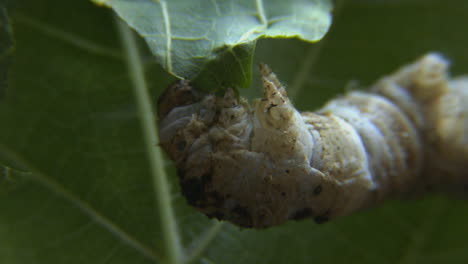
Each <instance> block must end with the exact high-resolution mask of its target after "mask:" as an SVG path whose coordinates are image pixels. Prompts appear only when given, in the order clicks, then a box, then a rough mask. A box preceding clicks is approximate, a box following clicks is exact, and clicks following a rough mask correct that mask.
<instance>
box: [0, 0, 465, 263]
mask: <svg viewBox="0 0 468 264" xmlns="http://www.w3.org/2000/svg"><path fill="white" fill-rule="evenodd" d="M45 3H46V4H45ZM467 13H468V1H465V0H456V1H450V4H448V2H447V1H443V0H425V1H421V0H406V1H401V0H398V1H393V0H381V1H371V0H354V1H346V2H345V5H344V6H342V8H341V11H340V12H339V14H338V15H335V17H334V23H333V25H332V27H331V29H330V31H329V32H328V33H327V35H326V37H325V38H324V39H322V40H321V41H320V42H318V43H317V44H310V43H306V42H303V41H300V40H296V39H291V40H277V39H274V40H272V39H261V40H259V41H258V43H257V47H256V53H255V57H254V62H260V61H262V62H265V63H268V64H269V65H270V66H271V67H272V69H273V70H274V71H275V72H276V73H277V75H278V76H279V78H280V79H281V80H282V81H283V82H284V83H285V84H286V85H287V89H288V90H294V91H295V92H294V93H295V100H294V102H295V104H296V105H297V106H298V107H299V108H300V109H302V110H313V109H315V108H318V107H319V106H320V105H322V104H323V103H324V102H326V101H327V100H328V99H329V98H331V97H333V96H336V95H338V94H340V93H343V92H344V91H345V87H346V86H347V85H348V84H349V82H350V81H353V80H354V81H355V82H358V83H359V86H363V87H365V86H367V85H369V84H371V83H372V82H373V81H374V80H375V79H377V78H379V77H381V76H382V75H385V74H387V73H390V72H391V71H393V70H395V69H396V68H398V67H399V66H401V65H403V64H404V63H407V62H409V61H411V60H414V59H416V58H418V57H419V56H421V55H422V54H424V53H426V52H429V51H439V52H441V53H442V54H444V55H445V56H446V57H448V58H449V59H450V60H451V61H452V63H453V67H452V71H453V72H454V73H455V74H461V73H468V52H467V49H466V47H467V46H468V35H467V34H465V32H466V25H467V22H468V17H467V16H466V14H467ZM10 21H11V24H12V26H13V29H14V32H15V57H14V63H12V64H11V68H10V75H9V83H8V84H9V87H8V90H7V91H6V93H5V96H4V97H3V98H1V99H0V123H1V128H0V263H8V264H30V263H40V264H59V263H60V264H62V263H67V264H68V263H70V264H74V263H90V264H94V263H96V264H101V263H117V264H118V263H132V264H139V263H167V262H166V261H165V260H166V259H167V255H168V253H167V249H166V248H167V247H166V246H165V244H164V240H163V232H162V230H161V226H162V223H161V221H162V220H161V215H160V214H159V211H158V210H157V206H156V205H157V204H156V201H155V198H154V197H155V190H154V186H153V181H152V178H151V173H150V166H149V162H148V158H147V155H146V152H145V149H146V145H145V143H144V140H143V137H142V136H141V135H142V132H141V126H140V121H139V119H138V111H137V109H138V107H137V105H136V103H135V99H134V95H133V87H132V86H133V84H132V82H131V80H130V78H129V77H128V76H129V74H128V69H127V66H126V60H125V57H126V54H125V53H124V49H123V48H122V44H121V42H120V37H119V34H120V33H118V31H117V30H116V26H115V22H114V19H113V15H112V12H111V11H110V10H108V9H105V8H97V7H96V6H95V5H94V4H92V3H90V2H89V1H59V0H48V1H34V0H22V1H18V2H17V4H16V9H15V13H14V15H12V16H11V17H10ZM138 47H139V50H140V53H142V54H143V65H142V66H143V69H144V71H145V73H146V75H145V76H146V79H147V83H148V85H149V91H150V92H151V98H152V100H153V102H155V101H156V99H157V97H158V95H159V94H160V93H161V92H162V91H163V90H164V89H165V88H166V87H167V86H168V85H169V84H170V83H171V82H172V81H173V77H172V76H171V75H169V74H168V73H166V71H165V70H164V69H162V68H161V67H160V66H158V65H157V64H156V63H155V62H154V58H153V55H152V52H151V51H150V50H148V49H147V48H146V47H147V45H146V44H145V43H144V42H143V41H141V42H140V43H139V44H138ZM257 76H258V73H257V72H254V77H257ZM253 83H254V84H253V86H252V89H247V90H244V91H242V93H245V94H249V93H253V92H257V91H259V90H260V86H259V82H258V80H254V82H253ZM160 166H164V169H166V171H167V172H168V173H169V180H170V185H171V192H170V197H169V198H170V200H171V202H172V206H171V208H172V209H173V210H174V212H175V219H174V222H175V223H176V224H177V226H178V236H179V237H178V238H179V239H180V241H181V244H182V246H183V248H184V251H183V252H182V254H183V258H182V260H181V262H183V263H187V261H188V260H190V261H192V263H223V264H224V263H226V264H229V263H269V264H276V263H299V264H300V263H325V264H331V263H421V264H428V263H467V262H468V250H466V249H467V248H468V228H467V225H466V223H467V222H468V203H467V202H466V200H458V199H453V198H450V197H448V196H430V197H424V198H421V199H415V200H403V201H394V202H389V203H386V204H384V205H383V206H381V207H380V208H374V209H371V210H368V211H365V212H361V213H358V214H355V215H353V216H349V217H344V218H341V219H338V220H336V221H333V222H331V223H327V224H324V225H316V224H315V223H313V222H312V221H307V220H305V221H300V222H289V223H287V224H285V225H283V226H279V227H274V228H271V229H268V230H241V229H239V228H237V227H235V226H232V225H231V224H229V223H224V224H219V223H218V222H216V221H211V220H209V219H208V218H207V217H206V216H204V215H202V214H200V213H199V212H198V211H197V210H195V209H193V208H191V207H189V206H188V205H187V203H186V201H185V199H184V198H183V197H182V196H181V195H180V191H179V188H178V184H177V182H178V181H177V177H176V175H175V172H174V169H173V166H172V164H171V162H169V161H165V162H164V163H163V164H160Z"/></svg>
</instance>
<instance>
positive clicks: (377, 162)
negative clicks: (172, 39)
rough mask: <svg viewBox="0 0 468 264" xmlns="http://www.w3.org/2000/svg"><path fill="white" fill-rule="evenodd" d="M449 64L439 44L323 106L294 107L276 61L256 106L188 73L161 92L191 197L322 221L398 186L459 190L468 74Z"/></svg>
mask: <svg viewBox="0 0 468 264" xmlns="http://www.w3.org/2000/svg"><path fill="white" fill-rule="evenodd" d="M447 67H448V63H447V61H446V60H444V59H443V58H442V57H440V56H439V55H437V54H428V55H426V56H424V57H423V58H421V59H420V60H418V61H416V62H415V63H413V64H410V65H408V66H405V67H403V68H402V69H400V70H399V71H397V72H396V73H394V74H393V75H390V76H388V77H385V78H383V79H381V80H380V81H378V82H377V83H376V84H375V85H374V86H373V87H372V92H370V93H368V92H358V91H355V92H351V93H348V94H346V95H345V96H342V97H340V98H337V99H334V100H332V101H330V102H329V103H327V104H326V105H325V106H324V107H323V108H322V109H320V110H319V111H317V112H313V113H312V112H305V113H300V112H298V111H297V110H296V109H295V108H294V106H293V105H292V103H291V101H290V100H289V99H288V97H287V94H286V91H285V89H284V87H283V86H282V85H281V83H280V82H279V81H278V79H277V78H276V76H275V74H273V73H272V72H271V71H270V70H269V69H268V67H267V66H266V65H262V66H261V74H262V80H263V87H264V98H262V99H259V100H256V101H255V102H254V104H253V107H252V108H251V107H250V106H249V105H248V103H247V102H246V100H244V99H242V98H240V99H238V98H237V97H236V95H235V94H234V92H233V91H232V90H227V92H226V93H225V95H224V96H222V97H218V96H215V95H209V94H208V95H207V94H203V93H201V92H199V91H197V90H196V89H194V88H193V87H191V86H190V85H189V84H188V83H187V82H181V83H177V84H175V85H173V86H171V87H170V88H169V89H168V90H167V91H166V92H165V94H164V95H163V96H162V97H161V98H160V101H159V106H158V107H159V111H158V114H159V118H160V139H161V145H162V147H163V148H164V149H165V150H166V151H167V152H168V154H169V155H170V156H171V158H172V159H173V160H174V161H175V162H176V165H177V168H178V169H179V176H180V182H181V189H182V192H183V194H184V195H185V196H186V198H187V200H188V202H189V203H190V204H192V205H193V206H195V207H197V208H199V210H200V211H202V212H203V213H205V214H206V215H208V216H209V217H215V218H218V219H221V220H228V221H231V222H233V223H235V224H237V225H239V226H243V227H255V228H265V227H269V226H274V225H279V224H281V223H283V222H285V221H287V220H289V219H294V220H299V219H302V218H309V217H310V218H313V219H314V220H315V221H316V222H318V223H321V222H325V221H327V220H329V219H332V218H335V217H337V216H342V215H347V214H350V213H352V212H355V211H357V210H359V209H362V208H367V207H369V206H373V205H375V204H377V203H379V202H381V201H383V200H385V199H388V198H389V197H394V196H396V195H408V194H412V193H422V192H424V191H425V190H427V189H439V190H443V189H446V188H452V189H451V190H453V188H455V187H456V186H466V183H467V182H468V176H467V175H466V172H465V171H466V169H467V164H468V78H459V79H454V80H452V79H450V78H449V77H448V75H447ZM460 190H461V188H460Z"/></svg>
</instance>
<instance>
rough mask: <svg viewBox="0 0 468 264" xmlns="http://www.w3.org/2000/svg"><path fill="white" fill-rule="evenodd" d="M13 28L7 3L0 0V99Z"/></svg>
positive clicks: (5, 83) (3, 89)
mask: <svg viewBox="0 0 468 264" xmlns="http://www.w3.org/2000/svg"><path fill="white" fill-rule="evenodd" d="M13 49H14V45H13V30H12V28H11V24H10V19H9V17H8V11H7V4H6V2H5V3H4V0H2V1H1V2H0V99H1V98H2V97H3V96H4V92H5V89H6V87H7V77H8V69H9V66H10V63H11V57H12V56H13Z"/></svg>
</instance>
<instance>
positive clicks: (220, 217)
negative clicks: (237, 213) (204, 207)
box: [206, 211, 224, 220]
mask: <svg viewBox="0 0 468 264" xmlns="http://www.w3.org/2000/svg"><path fill="white" fill-rule="evenodd" d="M206 216H208V218H210V219H211V218H216V219H218V220H224V213H223V212H221V211H216V212H213V213H208V214H206Z"/></svg>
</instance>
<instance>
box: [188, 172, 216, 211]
mask: <svg viewBox="0 0 468 264" xmlns="http://www.w3.org/2000/svg"><path fill="white" fill-rule="evenodd" d="M181 179H183V177H181ZM209 181H211V174H208V173H207V174H204V175H203V176H201V177H200V178H190V179H187V180H182V181H181V184H180V185H181V186H180V187H181V189H182V194H183V195H184V196H185V197H186V198H187V201H188V203H189V204H190V205H194V206H200V204H202V203H203V200H205V199H206V192H205V186H206V184H207V183H208V182H209Z"/></svg>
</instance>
